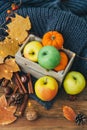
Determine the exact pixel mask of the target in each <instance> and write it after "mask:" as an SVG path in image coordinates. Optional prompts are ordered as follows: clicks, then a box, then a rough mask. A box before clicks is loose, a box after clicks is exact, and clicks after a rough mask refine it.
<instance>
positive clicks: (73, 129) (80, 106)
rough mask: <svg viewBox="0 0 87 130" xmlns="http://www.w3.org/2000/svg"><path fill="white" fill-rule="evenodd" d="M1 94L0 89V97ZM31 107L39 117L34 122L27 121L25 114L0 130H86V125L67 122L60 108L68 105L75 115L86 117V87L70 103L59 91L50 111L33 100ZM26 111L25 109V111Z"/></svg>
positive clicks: (0, 90) (65, 95)
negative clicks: (79, 114) (81, 114)
mask: <svg viewBox="0 0 87 130" xmlns="http://www.w3.org/2000/svg"><path fill="white" fill-rule="evenodd" d="M2 94H3V91H2V89H0V95H2ZM30 102H31V103H32V107H33V108H34V109H35V110H37V112H38V113H39V117H38V119H37V120H35V121H28V120H27V119H26V117H25V114H24V116H23V117H22V118H18V119H17V120H16V121H15V122H14V123H12V124H10V125H7V126H0V130H82V129H84V130H87V124H85V125H80V126H78V125H77V124H75V123H74V122H71V121H68V120H67V119H65V118H64V116H63V111H62V107H63V106H64V105H68V106H70V107H72V108H73V109H74V110H75V112H76V113H78V112H83V113H84V114H86V115H87V87H86V88H85V90H84V91H83V92H82V93H81V94H79V95H78V96H77V99H76V100H75V101H70V100H69V98H68V95H67V94H66V93H65V92H64V90H63V89H60V90H59V93H58V97H57V100H56V101H55V103H54V104H53V106H52V108H51V109H50V110H46V109H45V108H44V107H43V106H42V105H41V104H39V103H38V102H36V101H35V100H31V99H30ZM26 111H27V109H26Z"/></svg>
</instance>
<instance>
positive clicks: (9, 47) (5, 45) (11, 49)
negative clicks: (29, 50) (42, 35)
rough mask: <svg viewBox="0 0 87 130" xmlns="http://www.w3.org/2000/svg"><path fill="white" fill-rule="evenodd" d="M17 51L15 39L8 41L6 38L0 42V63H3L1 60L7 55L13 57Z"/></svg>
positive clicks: (17, 46)
mask: <svg viewBox="0 0 87 130" xmlns="http://www.w3.org/2000/svg"><path fill="white" fill-rule="evenodd" d="M18 49H19V45H18V41H17V40H15V39H9V38H8V37H7V38H6V39H5V40H4V41H1V42H0V63H3V59H4V58H5V57H7V56H8V55H11V56H15V54H16V52H17V51H18Z"/></svg>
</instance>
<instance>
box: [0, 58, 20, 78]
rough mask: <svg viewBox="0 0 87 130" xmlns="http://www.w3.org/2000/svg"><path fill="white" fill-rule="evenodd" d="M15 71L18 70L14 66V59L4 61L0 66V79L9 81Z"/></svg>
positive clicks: (17, 67) (15, 65)
mask: <svg viewBox="0 0 87 130" xmlns="http://www.w3.org/2000/svg"><path fill="white" fill-rule="evenodd" d="M17 71H20V68H19V66H18V65H17V64H16V62H15V58H10V59H6V60H5V62H4V63H2V64H0V79H2V78H6V79H8V80H11V78H12V76H13V72H17Z"/></svg>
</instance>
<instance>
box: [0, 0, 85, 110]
mask: <svg viewBox="0 0 87 130" xmlns="http://www.w3.org/2000/svg"><path fill="white" fill-rule="evenodd" d="M13 2H15V3H17V4H19V3H20V0H1V1H0V24H2V23H3V22H4V21H5V17H6V15H7V14H6V10H7V9H10V8H11V4H12V3H13ZM16 12H17V13H18V14H20V15H22V16H24V17H26V16H27V15H28V16H29V17H30V20H31V23H32V29H31V33H33V34H35V35H37V36H39V37H42V36H43V34H44V33H45V32H47V31H49V30H57V31H59V32H60V33H62V34H63V36H64V39H65V41H64V47H65V48H67V49H69V50H71V51H73V52H75V53H76V58H75V61H74V63H73V65H72V67H71V70H76V71H80V72H81V73H83V74H84V76H85V77H86V78H87V59H82V58H79V56H82V57H84V58H87V0H22V5H21V7H20V9H18V10H17V11H16ZM78 55H79V56H78ZM33 98H35V99H37V98H36V97H33ZM37 100H38V99H37ZM38 101H39V100H38ZM53 101H54V100H53ZM40 103H42V102H41V101H40ZM52 103H53V102H51V103H50V104H49V105H47V104H45V107H47V108H49V107H50V106H51V104H52Z"/></svg>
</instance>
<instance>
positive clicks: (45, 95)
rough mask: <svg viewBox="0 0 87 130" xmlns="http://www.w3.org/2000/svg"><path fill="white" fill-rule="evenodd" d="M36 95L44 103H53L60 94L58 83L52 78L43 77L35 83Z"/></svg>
mask: <svg viewBox="0 0 87 130" xmlns="http://www.w3.org/2000/svg"><path fill="white" fill-rule="evenodd" d="M34 88H35V94H36V95H37V97H38V98H39V99H41V100H42V101H51V100H52V99H53V98H54V97H55V96H56V95H57V93H58V88H59V86H58V82H57V81H56V79H54V78H53V77H51V76H43V77H41V78H39V79H38V80H37V81H36V82H35V86H34Z"/></svg>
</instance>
